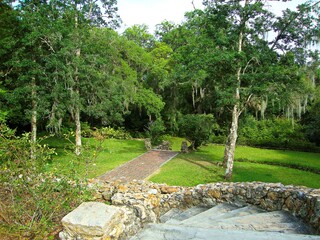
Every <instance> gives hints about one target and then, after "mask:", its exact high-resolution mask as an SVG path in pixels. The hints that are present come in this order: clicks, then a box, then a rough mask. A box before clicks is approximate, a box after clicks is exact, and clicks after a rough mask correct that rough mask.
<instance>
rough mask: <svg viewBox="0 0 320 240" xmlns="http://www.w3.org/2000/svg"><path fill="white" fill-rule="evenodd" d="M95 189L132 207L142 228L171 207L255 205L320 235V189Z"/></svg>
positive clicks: (106, 185)
mask: <svg viewBox="0 0 320 240" xmlns="http://www.w3.org/2000/svg"><path fill="white" fill-rule="evenodd" d="M92 186H93V187H94V188H95V189H96V196H95V198H96V199H95V200H96V201H108V202H111V203H112V205H115V206H126V207H129V208H131V209H132V210H133V212H134V213H135V215H136V216H137V219H139V225H142V226H143V225H144V224H145V223H150V222H157V221H159V217H160V216H161V215H162V214H164V213H166V212H167V211H169V210H170V209H172V208H182V209H183V208H188V207H192V206H199V205H200V206H206V207H211V206H215V205H217V204H218V203H223V202H228V203H233V204H236V205H239V206H244V205H247V204H252V205H255V206H258V207H260V208H262V209H265V210H268V211H274V210H284V211H288V212H290V213H291V214H292V215H294V216H297V217H299V218H300V219H302V220H303V221H305V222H306V223H308V224H309V225H310V226H312V227H313V228H314V229H315V230H316V232H317V233H320V189H312V188H306V187H297V186H291V185H289V186H284V185H282V184H280V183H276V184H273V183H262V182H246V183H228V182H221V183H212V184H202V185H198V186H196V187H177V186H167V185H165V184H155V183H151V182H147V181H133V182H130V183H121V182H98V183H96V184H93V185H92Z"/></svg>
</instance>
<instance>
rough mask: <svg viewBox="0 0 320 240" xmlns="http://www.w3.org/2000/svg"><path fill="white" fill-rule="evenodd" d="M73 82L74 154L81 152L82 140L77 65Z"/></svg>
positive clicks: (77, 53) (78, 55)
mask: <svg viewBox="0 0 320 240" xmlns="http://www.w3.org/2000/svg"><path fill="white" fill-rule="evenodd" d="M76 57H77V58H79V57H80V49H77V52H76ZM75 72H76V74H75V83H76V90H75V92H76V98H77V101H76V102H75V106H74V122H75V124H76V151H75V152H76V155H80V154H81V147H82V141H81V121H80V103H79V102H78V101H80V97H79V95H80V91H79V76H78V67H76V70H75Z"/></svg>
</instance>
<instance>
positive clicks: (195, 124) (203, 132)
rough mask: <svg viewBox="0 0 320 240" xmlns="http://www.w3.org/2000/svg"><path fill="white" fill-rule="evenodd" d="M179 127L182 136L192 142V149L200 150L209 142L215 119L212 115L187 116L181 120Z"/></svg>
mask: <svg viewBox="0 0 320 240" xmlns="http://www.w3.org/2000/svg"><path fill="white" fill-rule="evenodd" d="M178 125H179V134H180V136H181V137H185V138H186V139H187V140H188V141H189V142H191V148H194V149H198V148H199V147H200V146H201V144H203V143H206V142H207V141H208V140H209V138H210V135H211V134H212V131H213V126H214V118H213V115H211V114H208V115H205V114H187V115H183V116H181V117H180V118H179V120H178Z"/></svg>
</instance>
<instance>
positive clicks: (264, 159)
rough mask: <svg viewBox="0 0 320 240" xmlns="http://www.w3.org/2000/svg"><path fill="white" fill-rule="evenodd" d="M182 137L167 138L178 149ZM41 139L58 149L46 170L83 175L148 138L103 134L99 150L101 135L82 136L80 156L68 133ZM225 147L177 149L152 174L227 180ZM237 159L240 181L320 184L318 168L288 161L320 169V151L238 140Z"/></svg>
mask: <svg viewBox="0 0 320 240" xmlns="http://www.w3.org/2000/svg"><path fill="white" fill-rule="evenodd" d="M183 140H184V139H181V138H176V137H173V138H169V141H170V142H171V143H172V146H173V150H175V151H178V150H179V149H180V146H181V142H182V141H183ZM43 143H47V144H48V145H49V146H51V147H54V148H55V149H56V152H57V155H56V156H54V158H53V160H52V162H51V163H49V164H48V165H47V167H48V170H51V171H54V172H64V173H66V174H68V173H71V172H76V173H77V175H78V176H79V177H81V178H84V177H87V178H92V177H97V176H100V175H102V174H104V173H105V172H107V171H110V170H112V169H114V168H116V167H118V166H120V165H121V164H123V163H125V162H127V161H129V160H131V159H133V158H135V157H137V156H139V155H141V154H143V153H144V152H145V148H144V142H143V141H141V140H116V139H107V140H105V141H104V142H103V143H102V145H101V147H102V148H101V150H100V151H96V152H95V149H96V147H97V146H96V145H97V144H98V143H97V141H95V140H94V139H86V138H84V139H83V143H84V146H86V149H87V150H86V151H85V154H84V155H83V156H82V157H80V158H77V157H76V156H75V155H74V154H73V147H72V144H71V143H70V142H68V141H67V140H65V139H61V138H56V137H51V138H48V139H46V140H44V142H43ZM223 152H224V146H222V145H208V146H203V147H201V148H200V149H199V150H198V151H196V152H192V153H188V154H179V155H178V156H177V157H175V158H174V159H173V160H171V161H170V162H168V163H167V164H165V165H164V166H163V167H162V168H161V169H160V170H159V171H158V172H157V173H155V174H154V175H153V176H152V177H150V179H149V180H151V181H153V182H158V183H167V184H169V185H180V186H195V185H197V184H201V183H209V182H219V181H224V179H223V177H224V169H223V168H222V167H220V166H218V165H217V163H218V162H221V161H222V158H223ZM94 156H95V157H94ZM93 159H94V160H93ZM237 159H240V160H241V162H240V161H237ZM235 160H236V162H235V165H234V174H233V181H236V182H243V181H262V182H281V183H283V184H286V185H287V184H294V185H303V186H308V187H313V188H320V174H316V173H312V172H308V171H301V170H298V169H293V168H289V167H284V165H285V166H287V165H288V166H289V165H290V166H301V167H307V168H309V169H315V170H319V169H320V153H305V152H294V151H283V150H267V149H259V148H252V147H245V146H238V147H237V149H236V154H235ZM266 163H271V164H273V165H269V164H266ZM275 165H279V166H275Z"/></svg>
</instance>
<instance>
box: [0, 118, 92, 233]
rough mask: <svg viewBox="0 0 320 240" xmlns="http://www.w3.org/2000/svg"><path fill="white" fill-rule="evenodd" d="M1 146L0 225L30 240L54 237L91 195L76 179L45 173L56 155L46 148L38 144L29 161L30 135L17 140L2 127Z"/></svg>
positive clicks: (0, 132)
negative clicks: (75, 209) (67, 217)
mask: <svg viewBox="0 0 320 240" xmlns="http://www.w3.org/2000/svg"><path fill="white" fill-rule="evenodd" d="M0 142H1V147H0V154H1V158H2V162H1V163H0V196H1V197H0V210H1V211H0V213H1V214H0V224H1V225H2V226H5V227H6V228H7V229H8V230H9V229H12V230H13V231H15V232H18V233H21V234H22V235H23V236H24V237H27V238H30V239H34V238H35V239H45V238H47V237H48V236H53V235H55V233H56V232H57V231H59V230H60V220H61V218H62V217H63V216H64V215H66V214H67V213H68V212H69V211H70V210H71V209H73V208H74V207H76V206H77V205H78V204H79V203H80V202H82V201H83V200H85V199H86V198H87V197H89V196H90V195H89V194H87V193H89V192H88V191H87V189H86V188H85V187H84V184H83V183H82V182H81V181H79V180H76V178H72V177H73V176H64V175H62V174H54V173H51V172H48V171H46V168H47V162H48V161H49V160H50V159H51V156H52V154H54V151H53V150H52V149H49V148H48V146H47V145H40V144H37V145H36V155H34V157H33V158H30V141H29V134H25V135H23V136H21V137H16V136H15V135H14V132H13V131H11V130H10V129H9V128H7V127H6V126H5V125H3V124H2V125H1V127H0ZM19 239H20V238H19Z"/></svg>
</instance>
